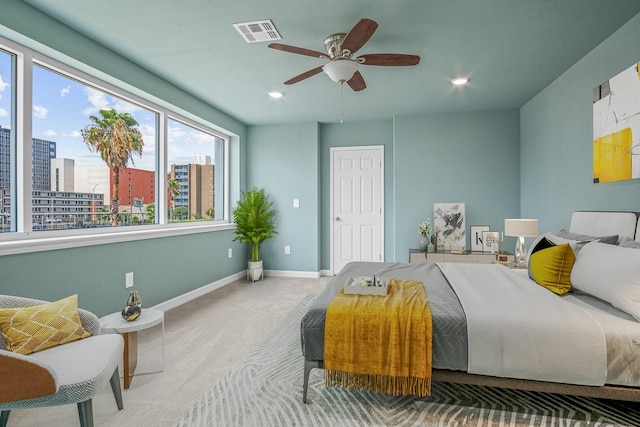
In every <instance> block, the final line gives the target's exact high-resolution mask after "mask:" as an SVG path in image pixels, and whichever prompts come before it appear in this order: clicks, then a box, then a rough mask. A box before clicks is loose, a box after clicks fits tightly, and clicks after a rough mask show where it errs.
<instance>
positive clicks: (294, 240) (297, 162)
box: [246, 123, 320, 273]
mask: <svg viewBox="0 0 640 427" xmlns="http://www.w3.org/2000/svg"><path fill="white" fill-rule="evenodd" d="M247 137H248V138H247V141H248V144H247V159H246V165H247V169H246V175H247V188H251V187H258V188H264V189H265V190H266V192H267V194H268V195H269V198H270V200H271V201H273V204H274V207H275V209H276V210H277V212H278V214H277V215H276V229H277V230H278V233H279V234H278V235H276V236H275V237H274V238H272V239H269V240H267V241H265V242H264V243H263V244H262V246H261V254H260V256H261V258H262V259H263V261H264V268H265V269H266V270H285V271H306V272H316V273H317V272H318V271H319V270H320V230H319V223H320V219H319V211H320V209H319V206H320V192H319V184H318V183H319V182H320V181H319V176H320V172H319V167H320V158H319V147H318V124H317V123H298V124H288V125H264V126H249V128H248V132H247ZM293 199H299V200H300V207H299V208H294V207H293ZM285 245H288V246H290V247H291V254H290V255H285V254H284V246H285Z"/></svg>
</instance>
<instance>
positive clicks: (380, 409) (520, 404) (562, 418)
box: [175, 295, 640, 427]
mask: <svg viewBox="0 0 640 427" xmlns="http://www.w3.org/2000/svg"><path fill="white" fill-rule="evenodd" d="M312 299H313V295H309V296H307V297H305V298H304V299H303V300H302V301H301V302H300V303H299V304H298V305H297V306H296V307H295V308H294V309H293V310H292V311H291V312H290V313H289V314H288V315H287V316H286V317H285V318H284V320H282V322H281V323H280V324H279V325H278V326H277V327H276V328H275V329H274V330H273V331H272V332H270V333H269V334H268V335H267V336H266V337H265V338H264V339H263V340H262V341H260V342H259V343H258V344H257V345H256V346H255V347H254V348H253V349H252V350H251V351H250V352H249V353H248V354H247V355H246V356H245V357H244V358H242V359H241V360H240V361H239V362H238V364H237V365H235V367H233V368H232V369H231V370H230V371H229V372H228V373H227V374H226V375H224V377H223V378H222V379H221V380H220V381H218V382H217V383H216V384H215V385H213V387H212V388H211V389H210V390H209V391H208V392H206V393H205V394H204V395H203V396H202V397H201V398H200V399H198V400H197V401H196V402H195V403H194V404H193V406H192V408H191V409H190V410H188V411H187V412H186V413H185V414H184V415H183V416H182V418H181V419H180V420H179V421H178V423H177V424H175V427H205V426H206V427H208V426H252V427H253V426H467V425H469V426H502V427H506V426H514V427H520V426H563V427H565V426H566V427H583V426H637V425H640V405H638V404H636V403H627V402H612V401H604V400H597V399H589V398H579V397H567V396H559V395H551V394H542V393H534V392H520V391H509V390H502V389H494V388H487V387H477V386H466V385H455V384H445V383H434V384H433V387H432V394H431V397H428V398H416V397H398V396H389V395H383V394H375V393H367V392H350V391H344V390H340V389H336V388H328V387H325V385H324V378H323V375H322V373H323V371H322V370H318V369H315V370H313V371H312V374H311V378H310V388H309V395H308V398H309V403H308V404H304V403H302V373H303V359H302V355H301V353H300V335H299V327H300V318H301V317H302V315H303V314H304V312H305V311H306V308H307V307H308V305H309V303H310V302H311V301H312Z"/></svg>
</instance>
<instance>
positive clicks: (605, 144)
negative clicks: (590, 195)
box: [593, 63, 640, 183]
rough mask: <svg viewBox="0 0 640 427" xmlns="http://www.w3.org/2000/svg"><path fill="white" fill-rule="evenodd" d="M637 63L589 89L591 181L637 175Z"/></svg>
mask: <svg viewBox="0 0 640 427" xmlns="http://www.w3.org/2000/svg"><path fill="white" fill-rule="evenodd" d="M639 64H640V63H635V64H633V65H632V66H631V67H629V68H627V69H626V70H624V71H622V72H621V73H620V74H618V75H616V76H615V77H612V78H611V79H609V80H607V81H606V82H604V83H602V84H601V85H600V86H598V87H596V88H594V89H593V182H594V183H604V182H613V181H621V180H626V179H635V178H640V72H639V69H638V68H639V67H638V66H639Z"/></svg>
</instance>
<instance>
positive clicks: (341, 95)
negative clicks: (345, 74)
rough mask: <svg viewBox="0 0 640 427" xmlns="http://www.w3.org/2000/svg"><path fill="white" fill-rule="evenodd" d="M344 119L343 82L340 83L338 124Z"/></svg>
mask: <svg viewBox="0 0 640 427" xmlns="http://www.w3.org/2000/svg"><path fill="white" fill-rule="evenodd" d="M343 119H344V80H342V81H340V123H342V120H343Z"/></svg>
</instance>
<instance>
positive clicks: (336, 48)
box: [269, 18, 420, 92]
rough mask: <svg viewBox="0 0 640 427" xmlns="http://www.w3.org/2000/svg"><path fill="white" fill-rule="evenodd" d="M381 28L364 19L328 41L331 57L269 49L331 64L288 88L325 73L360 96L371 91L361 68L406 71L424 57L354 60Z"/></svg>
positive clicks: (282, 47) (280, 47) (388, 55)
mask: <svg viewBox="0 0 640 427" xmlns="http://www.w3.org/2000/svg"><path fill="white" fill-rule="evenodd" d="M377 28H378V24H377V23H376V22H375V21H373V20H371V19H367V18H362V19H361V20H360V21H358V23H357V24H356V25H355V26H354V27H353V28H352V29H351V30H350V31H349V32H348V33H346V34H345V33H338V34H332V35H330V36H329V37H327V38H326V39H325V41H324V46H325V49H326V50H327V53H322V52H318V51H315V50H310V49H305V48H302V47H296V46H289V45H286V44H281V43H271V44H269V47H270V48H272V49H277V50H281V51H284V52H289V53H296V54H298V55H306V56H313V57H315V58H322V59H328V60H329V61H330V62H328V63H327V64H325V65H323V66H319V67H316V68H312V69H311V70H308V71H305V72H304V73H302V74H298V75H297V76H295V77H293V78H291V79H289V80H287V81H286V82H284V84H286V85H292V84H294V83H298V82H299V81H301V80H304V79H307V78H309V77H311V76H315V75H316V74H318V73H320V72H322V71H324V72H325V73H326V74H327V75H328V76H329V77H330V78H331V80H333V81H335V82H338V83H340V84H342V83H344V82H345V81H346V82H347V84H348V85H349V86H350V87H351V89H353V90H354V91H356V92H357V91H361V90H363V89H364V88H366V87H367V85H366V83H365V82H364V78H363V77H362V74H360V71H358V66H359V65H379V66H383V67H389V66H392V67H399V66H400V67H402V66H409V65H417V64H418V63H419V62H420V57H419V56H417V55H407V54H401V53H371V54H366V55H360V56H358V57H356V58H354V57H353V54H354V53H356V52H357V51H358V50H359V49H360V48H361V47H362V46H364V44H365V43H367V42H368V41H369V39H370V38H371V36H373V33H374V32H375V31H376V29H377Z"/></svg>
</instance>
